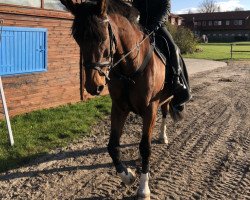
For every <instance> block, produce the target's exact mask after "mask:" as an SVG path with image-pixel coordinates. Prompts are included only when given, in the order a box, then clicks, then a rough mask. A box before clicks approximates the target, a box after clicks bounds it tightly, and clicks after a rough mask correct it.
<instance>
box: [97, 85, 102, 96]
mask: <svg viewBox="0 0 250 200" xmlns="http://www.w3.org/2000/svg"><path fill="white" fill-rule="evenodd" d="M103 89H104V85H101V86H98V87H97V93H98V94H100V93H101V92H102V91H103Z"/></svg>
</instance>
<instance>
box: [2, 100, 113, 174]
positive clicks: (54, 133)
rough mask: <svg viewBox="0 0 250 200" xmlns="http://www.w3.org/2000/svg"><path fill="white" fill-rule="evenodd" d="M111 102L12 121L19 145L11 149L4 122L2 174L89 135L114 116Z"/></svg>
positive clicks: (64, 108) (47, 111) (48, 111)
mask: <svg viewBox="0 0 250 200" xmlns="http://www.w3.org/2000/svg"><path fill="white" fill-rule="evenodd" d="M110 108H111V99H110V97H109V96H105V97H99V98H95V99H92V100H89V101H87V102H81V103H77V104H73V105H66V106H61V107H58V108H53V109H45V110H40V111H35V112H31V113H28V114H25V115H20V116H17V117H14V118H12V119H11V125H12V129H13V134H14V139H15V145H14V147H10V145H9V141H8V134H7V128H6V125H5V124H6V123H5V121H1V122H0V171H6V170H7V169H11V168H15V167H18V166H20V165H22V164H24V163H26V162H28V161H29V160H31V159H33V158H34V157H37V156H39V155H43V154H46V153H48V152H49V151H50V150H52V149H55V148H58V147H63V146H65V145H66V144H68V143H69V142H71V141H72V140H74V139H76V138H82V137H85V136H88V135H89V131H90V126H92V125H94V124H95V123H96V122H97V121H98V120H100V119H102V118H103V117H104V116H107V115H109V114H110Z"/></svg>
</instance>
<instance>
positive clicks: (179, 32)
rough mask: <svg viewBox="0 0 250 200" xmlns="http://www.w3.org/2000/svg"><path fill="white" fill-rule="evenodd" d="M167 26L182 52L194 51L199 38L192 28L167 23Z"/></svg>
mask: <svg viewBox="0 0 250 200" xmlns="http://www.w3.org/2000/svg"><path fill="white" fill-rule="evenodd" d="M166 25H167V28H168V30H169V32H170V33H171V35H172V36H173V39H174V41H175V43H176V44H177V46H178V47H179V48H180V50H181V53H183V54H187V53H194V51H195V49H196V46H197V39H196V38H195V36H194V34H193V32H192V31H191V30H190V29H187V28H184V27H182V26H173V25H172V24H170V23H167V24H166Z"/></svg>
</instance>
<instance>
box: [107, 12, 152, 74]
mask: <svg viewBox="0 0 250 200" xmlns="http://www.w3.org/2000/svg"><path fill="white" fill-rule="evenodd" d="M111 19H112V27H113V29H114V32H115V37H116V39H117V51H116V54H115V59H116V60H119V59H121V58H122V57H123V56H124V55H125V54H126V53H128V52H130V51H131V53H130V54H129V55H128V56H127V57H126V58H125V59H123V60H122V61H121V64H120V66H121V68H122V72H123V73H124V74H125V75H129V74H132V73H133V72H135V71H136V70H137V69H138V66H140V65H141V63H142V62H143V59H144V58H145V56H146V54H147V51H148V48H149V40H148V39H146V40H145V42H143V43H142V44H141V45H140V46H139V47H138V48H135V47H136V45H138V44H139V43H140V42H141V41H142V40H143V39H144V37H145V34H144V33H143V32H142V31H141V30H140V28H139V26H138V25H137V24H132V23H131V22H129V21H128V19H126V18H125V17H122V16H113V17H112V16H111ZM133 49H134V50H133ZM132 50H133V51H132Z"/></svg>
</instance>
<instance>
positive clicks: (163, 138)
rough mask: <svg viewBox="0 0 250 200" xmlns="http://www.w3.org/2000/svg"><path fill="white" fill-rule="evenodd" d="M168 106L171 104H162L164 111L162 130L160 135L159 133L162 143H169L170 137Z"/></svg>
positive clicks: (162, 110)
mask: <svg viewBox="0 0 250 200" xmlns="http://www.w3.org/2000/svg"><path fill="white" fill-rule="evenodd" d="M168 107H169V104H168V103H166V104H163V105H162V106H161V112H162V121H161V130H160V135H159V141H160V143H162V144H168V137H167V133H166V132H167V126H166V121H167V114H168Z"/></svg>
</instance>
